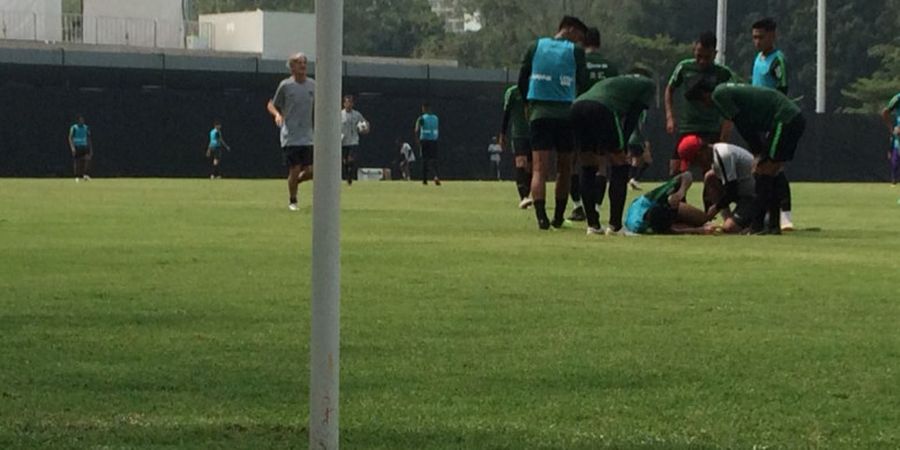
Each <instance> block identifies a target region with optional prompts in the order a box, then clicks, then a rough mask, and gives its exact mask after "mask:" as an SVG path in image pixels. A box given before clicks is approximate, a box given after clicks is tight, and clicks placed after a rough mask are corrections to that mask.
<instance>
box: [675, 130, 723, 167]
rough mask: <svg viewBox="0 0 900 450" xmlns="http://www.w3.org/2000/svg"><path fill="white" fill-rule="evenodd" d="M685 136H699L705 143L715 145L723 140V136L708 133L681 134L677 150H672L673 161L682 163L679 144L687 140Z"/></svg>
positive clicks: (677, 140) (676, 143) (676, 142)
mask: <svg viewBox="0 0 900 450" xmlns="http://www.w3.org/2000/svg"><path fill="white" fill-rule="evenodd" d="M685 136H697V137H699V138H700V139H702V140H703V142H705V143H707V144H709V145H713V144H716V143H718V142H719V141H720V140H722V135H721V134H719V133H706V132H691V133H681V134H679V135H678V139H676V140H675V149H674V150H672V159H677V160H679V161H681V155H679V154H678V144H680V143H681V140H682V139H684V138H685Z"/></svg>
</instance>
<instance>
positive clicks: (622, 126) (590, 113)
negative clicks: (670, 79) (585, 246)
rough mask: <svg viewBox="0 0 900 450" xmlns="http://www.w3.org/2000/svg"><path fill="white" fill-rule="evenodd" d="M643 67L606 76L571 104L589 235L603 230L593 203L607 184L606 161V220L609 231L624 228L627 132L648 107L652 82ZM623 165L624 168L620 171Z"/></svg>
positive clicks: (635, 124)
mask: <svg viewBox="0 0 900 450" xmlns="http://www.w3.org/2000/svg"><path fill="white" fill-rule="evenodd" d="M646 75H647V74H646V72H640V73H635V74H632V75H625V76H619V77H613V78H607V79H605V80H603V81H601V82H599V83H597V84H595V85H594V86H593V87H592V88H590V89H588V91H587V92H585V93H584V94H581V95H580V96H579V97H578V98H577V99H576V100H575V103H574V104H573V105H572V125H573V127H574V128H575V141H576V143H577V146H578V158H579V160H580V162H581V194H582V198H583V201H584V210H585V216H586V219H587V234H588V235H592V234H602V233H604V230H603V227H602V226H601V224H600V217H599V214H598V212H597V209H596V205H598V204H600V203H602V201H603V194H604V191H605V189H606V183H607V178H606V173H607V171H606V166H607V162H610V163H611V164H612V165H613V167H612V168H611V169H610V172H609V173H610V180H609V224H610V230H611V231H612V232H619V231H623V232H624V230H623V229H622V211H623V209H624V208H625V197H626V195H627V193H628V192H627V191H628V167H629V166H628V165H627V163H626V164H625V165H621V164H620V163H621V162H622V161H627V159H626V157H625V155H624V152H623V150H624V149H625V145H626V142H625V136H630V135H631V133H632V132H633V131H634V129H635V127H636V126H637V123H638V121H639V120H640V116H641V114H642V113H643V112H644V111H645V110H646V109H647V108H649V107H650V103H651V102H652V100H653V93H654V91H655V89H656V84H655V83H654V82H653V80H651V79H650V78H649V77H648V76H646ZM623 169H624V170H623Z"/></svg>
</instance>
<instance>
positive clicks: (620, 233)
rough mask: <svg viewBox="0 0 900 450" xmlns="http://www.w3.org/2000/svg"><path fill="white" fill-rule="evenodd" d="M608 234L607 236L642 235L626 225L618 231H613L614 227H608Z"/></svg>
mask: <svg viewBox="0 0 900 450" xmlns="http://www.w3.org/2000/svg"><path fill="white" fill-rule="evenodd" d="M606 235H607V236H626V237H635V236H640V234H637V233H635V232H633V231H630V230H629V229H628V228H625V227H622V228H619V230H618V231H613V229H612V228H607V229H606Z"/></svg>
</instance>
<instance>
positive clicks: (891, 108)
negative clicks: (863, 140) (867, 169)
mask: <svg viewBox="0 0 900 450" xmlns="http://www.w3.org/2000/svg"><path fill="white" fill-rule="evenodd" d="M881 117H882V118H884V123H885V124H886V125H887V127H888V130H889V131H890V133H891V150H890V151H889V152H888V160H889V161H890V162H891V185H892V186H896V185H897V178H898V173H900V93H898V94H897V95H895V96H894V98H892V99H891V101H890V102H888V105H887V107H886V108H884V110H883V111H881Z"/></svg>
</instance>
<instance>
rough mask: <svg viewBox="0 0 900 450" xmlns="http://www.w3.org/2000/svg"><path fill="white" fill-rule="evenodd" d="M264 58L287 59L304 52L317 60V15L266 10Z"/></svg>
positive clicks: (311, 59) (264, 20) (264, 19)
mask: <svg viewBox="0 0 900 450" xmlns="http://www.w3.org/2000/svg"><path fill="white" fill-rule="evenodd" d="M263 14H264V16H263V51H262V57H263V59H275V60H286V59H287V57H288V56H290V55H292V54H294V53H297V52H303V53H306V56H308V57H309V60H310V61H315V60H316V15H315V14H296V13H282V12H272V11H266V12H264V13H263Z"/></svg>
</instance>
